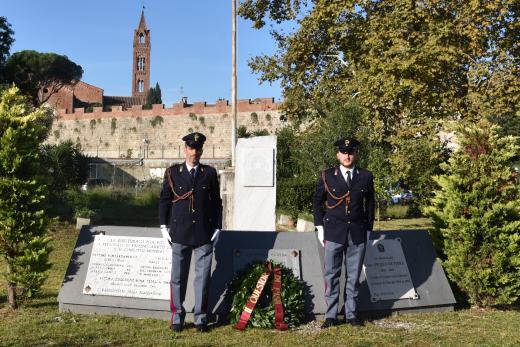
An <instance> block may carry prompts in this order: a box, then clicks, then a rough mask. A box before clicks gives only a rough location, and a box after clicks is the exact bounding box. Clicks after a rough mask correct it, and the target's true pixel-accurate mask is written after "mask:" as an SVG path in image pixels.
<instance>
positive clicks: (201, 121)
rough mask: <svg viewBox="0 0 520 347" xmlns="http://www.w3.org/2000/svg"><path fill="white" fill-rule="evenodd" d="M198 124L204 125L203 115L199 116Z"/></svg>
mask: <svg viewBox="0 0 520 347" xmlns="http://www.w3.org/2000/svg"><path fill="white" fill-rule="evenodd" d="M199 122H200V125H202V126H205V125H206V119H205V118H204V117H203V116H200V117H199Z"/></svg>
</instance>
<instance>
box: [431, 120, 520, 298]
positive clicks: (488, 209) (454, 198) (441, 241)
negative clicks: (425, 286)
mask: <svg viewBox="0 0 520 347" xmlns="http://www.w3.org/2000/svg"><path fill="white" fill-rule="evenodd" d="M456 133H457V142H458V145H459V150H457V151H456V152H455V153H454V154H453V155H452V156H451V158H450V159H449V161H448V163H446V164H443V165H442V169H443V170H444V173H443V174H442V175H439V176H437V177H436V178H435V182H436V183H437V185H438V189H437V190H436V191H435V197H434V198H433V200H432V206H430V207H428V208H426V213H427V214H428V215H429V216H431V217H432V219H433V221H434V227H435V230H434V239H435V240H437V245H438V246H440V248H441V249H443V252H444V257H445V261H444V266H445V269H446V270H447V272H448V276H449V277H450V278H451V279H452V280H453V281H454V282H455V283H457V285H458V286H459V287H460V288H461V289H462V290H463V291H464V292H465V293H467V295H468V296H469V299H470V301H471V302H472V303H473V304H476V305H479V306H487V305H500V304H502V305H503V304H513V303H515V302H517V301H518V299H519V298H520V182H519V180H518V173H517V172H514V171H513V168H512V164H513V158H515V156H516V155H518V153H519V151H520V146H519V145H518V144H519V143H518V140H519V138H518V137H513V136H500V135H499V134H500V129H498V127H497V126H492V125H491V124H490V123H489V122H487V121H481V122H479V123H478V124H476V125H475V124H470V123H466V124H464V125H461V126H459V127H458V129H457V132H456Z"/></svg>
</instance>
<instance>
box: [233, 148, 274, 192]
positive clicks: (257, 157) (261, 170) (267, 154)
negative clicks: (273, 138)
mask: <svg viewBox="0 0 520 347" xmlns="http://www.w3.org/2000/svg"><path fill="white" fill-rule="evenodd" d="M243 154H244V155H243V156H242V157H241V158H240V159H241V162H240V164H239V165H241V166H242V167H243V168H244V172H243V175H242V179H243V182H242V185H243V186H245V187H273V186H274V150H273V149H272V148H247V150H246V151H244V153H243Z"/></svg>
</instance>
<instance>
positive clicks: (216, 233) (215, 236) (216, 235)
mask: <svg viewBox="0 0 520 347" xmlns="http://www.w3.org/2000/svg"><path fill="white" fill-rule="evenodd" d="M218 234H220V229H215V231H213V236H211V242H213V241H215V240H216V239H218Z"/></svg>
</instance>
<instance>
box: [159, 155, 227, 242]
mask: <svg viewBox="0 0 520 347" xmlns="http://www.w3.org/2000/svg"><path fill="white" fill-rule="evenodd" d="M168 175H170V176H169V178H168ZM172 186H173V191H172ZM174 192H175V193H174ZM159 221H160V224H161V225H166V226H168V227H169V228H170V236H171V238H172V241H173V242H175V243H180V244H183V245H189V246H201V245H204V244H206V243H209V242H210V241H211V237H212V236H213V232H214V230H215V229H216V228H218V229H221V228H222V199H221V198H220V190H219V183H218V178H217V171H216V170H215V168H213V167H211V166H208V165H203V164H199V166H198V168H197V174H196V177H195V180H194V181H193V179H192V178H191V175H190V173H189V171H188V169H187V167H186V165H185V164H177V165H173V166H171V167H169V168H168V169H166V172H165V175H164V182H163V186H162V190H161V197H160V199H159Z"/></svg>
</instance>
